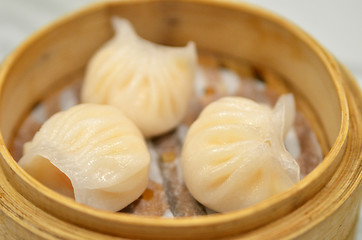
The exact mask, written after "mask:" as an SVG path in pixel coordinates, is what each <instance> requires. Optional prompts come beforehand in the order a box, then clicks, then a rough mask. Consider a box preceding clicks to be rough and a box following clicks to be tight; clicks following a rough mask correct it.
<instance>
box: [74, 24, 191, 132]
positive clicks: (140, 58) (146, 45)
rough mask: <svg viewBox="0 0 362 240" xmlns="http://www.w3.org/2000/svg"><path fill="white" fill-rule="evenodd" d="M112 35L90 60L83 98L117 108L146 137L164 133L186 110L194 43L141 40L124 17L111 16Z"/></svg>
mask: <svg viewBox="0 0 362 240" xmlns="http://www.w3.org/2000/svg"><path fill="white" fill-rule="evenodd" d="M112 23H113V28H114V30H115V36H114V37H113V38H112V39H111V40H110V41H108V42H107V43H106V44H105V45H103V46H102V47H101V48H100V49H99V50H98V51H97V52H96V53H95V54H94V55H93V57H92V58H91V60H90V62H89V64H88V66H87V71H86V76H85V80H84V84H83V87H82V93H81V98H82V101H83V102H90V103H100V104H110V105H113V106H116V107H117V108H119V109H120V110H121V111H122V112H123V113H124V114H125V115H126V116H127V117H129V118H130V119H131V120H132V121H133V122H134V123H135V124H136V125H137V126H138V128H139V129H140V130H141V132H142V133H143V135H144V136H145V137H153V136H157V135H160V134H162V133H165V132H167V131H169V130H171V129H172V128H174V127H175V126H176V125H177V124H179V123H180V122H181V121H182V119H183V118H184V116H185V114H186V110H187V108H188V105H189V102H190V99H191V96H192V91H193V86H194V75H195V70H196V65H197V54H196V48H195V45H194V43H193V42H189V43H188V44H187V46H185V47H171V46H164V45H159V44H155V43H153V42H150V41H148V40H145V39H142V38H141V37H139V36H138V35H137V34H136V32H135V31H134V29H133V27H132V25H131V24H130V22H129V21H128V20H125V19H121V18H117V17H114V18H112Z"/></svg>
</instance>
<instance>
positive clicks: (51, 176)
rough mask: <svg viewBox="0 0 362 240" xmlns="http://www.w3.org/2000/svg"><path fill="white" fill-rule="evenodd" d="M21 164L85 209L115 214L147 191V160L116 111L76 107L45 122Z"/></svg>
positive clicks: (140, 143)
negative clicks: (83, 205) (96, 209)
mask: <svg viewBox="0 0 362 240" xmlns="http://www.w3.org/2000/svg"><path fill="white" fill-rule="evenodd" d="M19 165H20V166H21V167H23V168H24V169H25V171H27V172H28V173H29V174H30V175H32V176H33V177H34V178H36V179H37V180H39V181H40V182H42V183H43V184H44V185H46V186H48V187H50V188H52V189H53V190H56V191H58V192H60V193H63V194H66V195H68V196H72V195H73V191H74V198H75V200H76V201H77V202H79V203H83V204H86V205H88V206H91V207H94V208H98V209H103V210H108V211H118V210H120V209H122V208H124V207H125V206H127V205H128V204H130V203H131V202H132V201H134V200H136V199H137V198H138V197H139V196H140V195H141V194H142V193H143V191H144V190H145V189H146V186H147V184H148V171H149V165H150V156H149V153H148V150H147V146H146V143H145V140H144V138H143V136H142V134H141V132H140V131H139V130H138V128H137V127H136V126H135V125H134V124H133V123H132V122H131V121H130V120H129V119H128V118H127V117H125V116H124V115H123V114H122V113H121V112H120V111H119V110H118V109H117V108H115V107H112V106H106V105H98V104H80V105H76V106H74V107H71V108H70V109H68V110H66V111H62V112H59V113H56V114H55V115H53V116H52V117H51V118H49V119H48V120H47V121H46V122H45V123H44V124H43V125H42V127H41V128H40V130H39V131H38V132H37V133H36V134H35V136H34V138H33V139H32V141H30V142H28V143H26V144H25V145H24V155H23V157H22V158H21V159H20V160H19Z"/></svg>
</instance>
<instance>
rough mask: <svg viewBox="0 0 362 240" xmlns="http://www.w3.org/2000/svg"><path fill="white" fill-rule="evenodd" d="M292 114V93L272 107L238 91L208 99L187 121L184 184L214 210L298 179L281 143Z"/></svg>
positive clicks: (243, 204)
mask: <svg viewBox="0 0 362 240" xmlns="http://www.w3.org/2000/svg"><path fill="white" fill-rule="evenodd" d="M294 115H295V106H294V98H293V95H291V94H289V95H283V96H281V97H280V98H279V100H278V102H277V104H276V106H275V107H274V109H271V108H270V107H268V106H266V105H262V104H258V103H256V102H254V101H252V100H249V99H246V98H241V97H225V98H222V99H220V100H217V101H215V102H213V103H211V104H209V105H208V106H207V107H206V108H205V109H204V110H203V111H202V113H201V114H200V116H199V118H198V119H197V120H196V121H195V122H194V123H193V124H192V125H191V127H190V130H189V132H188V133H187V136H186V139H185V143H184V146H183V150H182V160H181V161H182V162H181V164H182V171H183V177H184V181H185V184H186V186H187V188H188V189H189V191H190V193H191V194H192V195H193V196H194V198H195V199H196V200H198V201H199V202H201V203H202V204H204V205H205V206H207V207H209V208H210V209H213V210H215V211H218V212H226V211H232V210H237V209H241V208H244V207H248V206H250V205H253V204H256V203H258V202H260V201H262V200H264V199H267V198H269V197H271V196H273V195H275V194H278V193H280V192H282V191H285V190H287V189H288V188H290V187H291V186H293V185H294V184H295V183H297V182H298V181H299V178H300V177H299V165H298V163H297V162H296V161H295V159H293V157H292V156H291V155H290V154H289V153H288V151H287V150H286V149H285V146H284V141H283V139H284V136H285V135H286V133H287V131H288V129H289V128H290V127H291V126H292V124H293V121H294Z"/></svg>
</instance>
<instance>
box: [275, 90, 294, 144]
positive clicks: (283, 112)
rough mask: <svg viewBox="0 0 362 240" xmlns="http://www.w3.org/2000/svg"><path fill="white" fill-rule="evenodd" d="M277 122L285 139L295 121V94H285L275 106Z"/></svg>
mask: <svg viewBox="0 0 362 240" xmlns="http://www.w3.org/2000/svg"><path fill="white" fill-rule="evenodd" d="M274 114H275V120H276V121H275V122H276V124H277V125H279V126H277V127H278V128H279V129H280V132H281V136H282V138H283V139H284V138H285V136H286V134H287V132H288V131H289V129H290V128H291V127H292V126H293V123H294V119H295V100H294V96H293V94H291V93H290V94H285V95H282V96H280V97H279V99H278V101H277V103H276V104H275V106H274Z"/></svg>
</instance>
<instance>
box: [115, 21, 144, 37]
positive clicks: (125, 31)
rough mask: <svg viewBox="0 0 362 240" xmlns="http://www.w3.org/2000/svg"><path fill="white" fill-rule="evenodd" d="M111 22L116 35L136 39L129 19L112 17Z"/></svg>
mask: <svg viewBox="0 0 362 240" xmlns="http://www.w3.org/2000/svg"><path fill="white" fill-rule="evenodd" d="M111 23H112V26H113V30H114V31H115V33H116V37H127V38H132V39H138V35H137V33H136V32H135V30H134V28H133V26H132V24H131V22H130V21H128V20H127V19H124V18H120V17H112V18H111Z"/></svg>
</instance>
